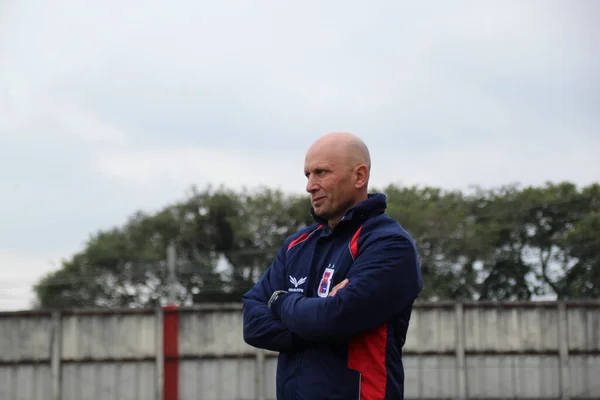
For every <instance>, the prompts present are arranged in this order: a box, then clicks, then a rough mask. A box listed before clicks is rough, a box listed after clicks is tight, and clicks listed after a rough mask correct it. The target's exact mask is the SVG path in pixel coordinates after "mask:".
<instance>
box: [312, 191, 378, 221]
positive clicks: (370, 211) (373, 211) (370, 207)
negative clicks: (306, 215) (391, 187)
mask: <svg viewBox="0 0 600 400" xmlns="http://www.w3.org/2000/svg"><path fill="white" fill-rule="evenodd" d="M386 208H387V198H386V196H385V195H384V194H383V193H369V195H368V196H367V199H366V200H364V201H362V202H360V203H358V204H357V205H356V206H354V207H352V208H350V209H349V210H348V211H346V214H344V217H343V218H342V220H341V221H340V223H342V222H345V221H356V222H359V223H363V222H364V221H366V220H367V219H368V218H369V217H371V216H373V215H379V214H383V213H384V212H385V210H386ZM310 213H311V215H312V217H313V219H314V220H315V221H316V222H317V223H319V224H322V225H325V226H327V225H328V223H327V220H325V219H324V218H321V217H319V216H318V215H317V214H315V209H314V208H312V207H311V208H310Z"/></svg>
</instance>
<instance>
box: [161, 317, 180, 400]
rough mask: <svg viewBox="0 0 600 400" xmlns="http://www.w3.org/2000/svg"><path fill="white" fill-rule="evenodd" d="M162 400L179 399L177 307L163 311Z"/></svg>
mask: <svg viewBox="0 0 600 400" xmlns="http://www.w3.org/2000/svg"><path fill="white" fill-rule="evenodd" d="M163 352H164V353H163V365H164V371H163V374H164V382H163V393H164V395H163V400H179V308H178V307H177V306H166V307H165V308H164V311H163Z"/></svg>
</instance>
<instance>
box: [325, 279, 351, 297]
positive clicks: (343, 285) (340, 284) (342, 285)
mask: <svg viewBox="0 0 600 400" xmlns="http://www.w3.org/2000/svg"><path fill="white" fill-rule="evenodd" d="M348 283H350V281H349V280H348V278H346V279H344V280H343V281H341V282H340V283H338V284H337V285H335V286H334V288H333V289H331V292H329V297H333V296H335V294H336V293H337V292H338V290H340V289H343V288H345V287H346V285H348Z"/></svg>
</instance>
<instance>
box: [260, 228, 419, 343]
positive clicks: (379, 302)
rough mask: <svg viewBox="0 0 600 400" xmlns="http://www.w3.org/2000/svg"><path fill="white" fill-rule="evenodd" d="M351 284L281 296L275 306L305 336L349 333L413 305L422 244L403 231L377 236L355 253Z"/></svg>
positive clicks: (314, 337)
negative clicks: (324, 292) (323, 292)
mask: <svg viewBox="0 0 600 400" xmlns="http://www.w3.org/2000/svg"><path fill="white" fill-rule="evenodd" d="M347 278H348V279H349V281H350V282H349V283H348V285H347V286H346V287H345V288H343V289H341V290H340V291H338V292H337V293H336V295H335V296H333V297H326V298H320V297H303V296H298V295H296V294H295V293H290V294H286V295H284V296H281V297H280V298H279V299H278V300H277V301H276V302H274V303H273V305H272V306H271V309H272V312H273V313H274V315H276V316H277V317H278V318H279V319H280V320H281V321H282V322H283V325H284V326H286V327H288V328H289V329H290V330H291V331H292V332H293V333H295V334H297V335H298V336H299V337H301V338H303V339H309V340H323V339H347V338H350V337H352V336H354V335H357V334H360V333H362V332H366V331H368V330H371V329H374V328H376V327H378V326H379V325H381V324H383V323H385V322H386V321H388V320H390V319H391V317H392V316H394V315H395V314H397V313H398V312H400V311H402V310H403V309H404V308H405V307H407V306H409V305H411V304H412V303H413V302H414V300H415V299H416V297H417V296H418V294H419V293H420V291H421V289H422V287H423V279H422V276H421V272H420V265H419V258H418V254H417V250H416V248H415V246H414V245H413V243H412V242H411V241H409V239H407V238H405V237H402V236H393V237H389V236H388V237H383V238H379V239H376V240H374V241H373V242H372V243H370V244H369V245H368V247H366V248H365V249H364V250H363V252H362V253H361V254H360V255H359V256H358V257H357V258H356V260H355V261H354V264H353V265H352V267H351V268H350V271H349V272H348V276H347Z"/></svg>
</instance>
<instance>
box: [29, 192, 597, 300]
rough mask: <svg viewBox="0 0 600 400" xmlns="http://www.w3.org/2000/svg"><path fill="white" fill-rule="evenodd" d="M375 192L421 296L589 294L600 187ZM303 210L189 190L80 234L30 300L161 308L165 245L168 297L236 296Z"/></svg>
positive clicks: (273, 200)
mask: <svg viewBox="0 0 600 400" xmlns="http://www.w3.org/2000/svg"><path fill="white" fill-rule="evenodd" d="M383 192H384V193H385V194H386V195H387V196H388V213H389V214H390V216H392V217H393V218H395V219H397V220H398V221H399V222H400V223H401V224H402V225H403V226H404V227H405V228H406V229H407V230H408V231H409V232H410V233H411V234H412V235H413V237H414V238H415V240H416V242H417V246H418V248H419V252H420V256H421V261H422V270H423V275H424V279H425V288H424V290H423V293H422V296H421V300H449V299H487V300H515V299H524V300H527V299H534V298H536V297H539V296H550V297H555V298H559V299H573V298H600V255H599V254H600V252H599V251H598V250H600V235H599V233H600V185H597V184H595V185H590V186H588V187H585V188H583V189H579V188H577V187H576V186H575V185H573V184H571V183H568V182H562V183H558V184H552V183H548V184H546V185H545V186H542V187H525V188H519V187H518V186H505V187H500V188H495V189H490V190H483V189H480V188H476V189H475V190H474V191H473V193H470V194H467V193H463V192H459V191H443V190H441V189H438V188H431V187H400V186H396V185H389V186H388V187H386V188H384V189H383ZM309 207H310V202H309V199H308V196H295V195H288V194H285V193H283V192H281V191H278V190H273V189H269V188H261V189H258V190H255V191H252V192H250V191H248V190H243V191H240V192H236V191H233V190H228V189H226V188H223V187H220V188H218V189H213V188H210V187H209V188H206V189H205V190H203V191H198V190H197V189H196V188H192V190H191V192H190V193H189V194H188V196H186V198H184V199H182V200H181V201H179V202H176V203H174V204H171V205H168V206H166V207H165V208H164V209H162V210H160V211H159V212H157V213H154V214H147V213H143V212H138V213H136V214H134V215H132V216H131V217H130V218H129V220H128V221H127V222H126V223H125V224H124V225H123V226H122V227H119V228H114V229H111V230H107V231H103V232H98V233H96V234H95V235H92V236H91V237H90V238H89V240H88V242H87V244H86V246H85V248H84V249H83V250H82V251H81V252H79V253H77V254H75V255H73V257H72V258H71V259H69V260H65V261H64V262H63V265H62V268H61V269H59V270H58V271H56V272H53V273H51V274H49V275H48V276H46V277H44V278H43V279H42V280H40V282H38V284H37V285H36V286H35V291H36V294H37V298H38V303H39V306H40V307H57V308H63V307H90V306H93V307H116V306H119V307H147V306H153V305H156V304H164V303H165V300H166V298H167V295H168V272H167V263H166V253H167V247H168V245H169V243H171V242H173V243H174V244H175V247H176V254H177V258H176V268H177V280H178V284H177V301H178V303H180V304H195V303H200V302H205V301H239V298H240V296H241V294H242V293H243V292H244V291H245V290H247V289H248V288H249V287H250V286H251V285H252V284H253V283H254V282H255V281H256V280H257V279H258V277H259V276H260V275H261V274H262V273H263V271H264V270H265V269H266V268H267V267H268V266H269V265H270V263H271V262H272V259H273V257H274V256H275V253H276V251H277V249H278V248H279V246H280V245H281V243H282V242H283V240H284V239H285V238H286V237H287V236H288V235H291V234H293V233H294V232H296V231H297V230H298V229H300V228H301V227H303V226H306V225H308V224H311V223H313V221H312V218H311V216H310V212H309Z"/></svg>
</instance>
